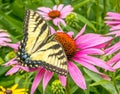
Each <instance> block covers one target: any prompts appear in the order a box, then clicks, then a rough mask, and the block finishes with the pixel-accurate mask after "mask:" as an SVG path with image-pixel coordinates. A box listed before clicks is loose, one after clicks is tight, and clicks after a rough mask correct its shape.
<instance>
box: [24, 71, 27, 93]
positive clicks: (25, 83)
mask: <svg viewBox="0 0 120 94" xmlns="http://www.w3.org/2000/svg"><path fill="white" fill-rule="evenodd" d="M27 86H28V73H26V75H25V82H24V87H25V93H26V92H27V89H28V88H27Z"/></svg>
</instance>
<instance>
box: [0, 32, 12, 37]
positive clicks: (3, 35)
mask: <svg viewBox="0 0 120 94" xmlns="http://www.w3.org/2000/svg"><path fill="white" fill-rule="evenodd" d="M9 36H10V35H9V34H7V33H2V32H1V33H0V38H1V37H2V38H4V37H9Z"/></svg>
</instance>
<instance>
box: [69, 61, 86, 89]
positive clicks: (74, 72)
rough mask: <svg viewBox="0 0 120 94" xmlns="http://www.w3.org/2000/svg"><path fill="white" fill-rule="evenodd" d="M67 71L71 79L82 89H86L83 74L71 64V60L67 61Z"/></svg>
mask: <svg viewBox="0 0 120 94" xmlns="http://www.w3.org/2000/svg"><path fill="white" fill-rule="evenodd" d="M68 71H69V73H70V76H71V77H72V79H73V81H74V82H75V83H76V84H77V85H78V86H79V87H80V88H82V89H84V90H85V89H86V83H85V79H84V76H83V75H82V73H81V71H80V70H79V68H78V67H77V66H76V65H75V64H73V63H72V62H68Z"/></svg>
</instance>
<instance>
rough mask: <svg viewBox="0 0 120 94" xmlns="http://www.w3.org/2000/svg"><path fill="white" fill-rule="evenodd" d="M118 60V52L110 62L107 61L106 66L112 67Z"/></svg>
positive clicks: (119, 57)
mask: <svg viewBox="0 0 120 94" xmlns="http://www.w3.org/2000/svg"><path fill="white" fill-rule="evenodd" d="M119 60H120V52H119V53H117V54H116V55H115V56H113V57H112V58H111V59H110V60H108V62H107V63H108V64H109V65H111V66H112V65H114V64H115V63H116V62H118V61H119Z"/></svg>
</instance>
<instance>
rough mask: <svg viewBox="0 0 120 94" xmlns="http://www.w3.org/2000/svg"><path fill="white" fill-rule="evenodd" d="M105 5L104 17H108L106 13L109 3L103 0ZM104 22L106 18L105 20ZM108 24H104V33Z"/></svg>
mask: <svg viewBox="0 0 120 94" xmlns="http://www.w3.org/2000/svg"><path fill="white" fill-rule="evenodd" d="M103 5H104V11H103V14H104V17H105V16H106V12H107V1H106V0H103ZM103 20H104V18H103ZM106 31H107V30H106V24H105V23H104V32H105V33H106Z"/></svg>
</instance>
